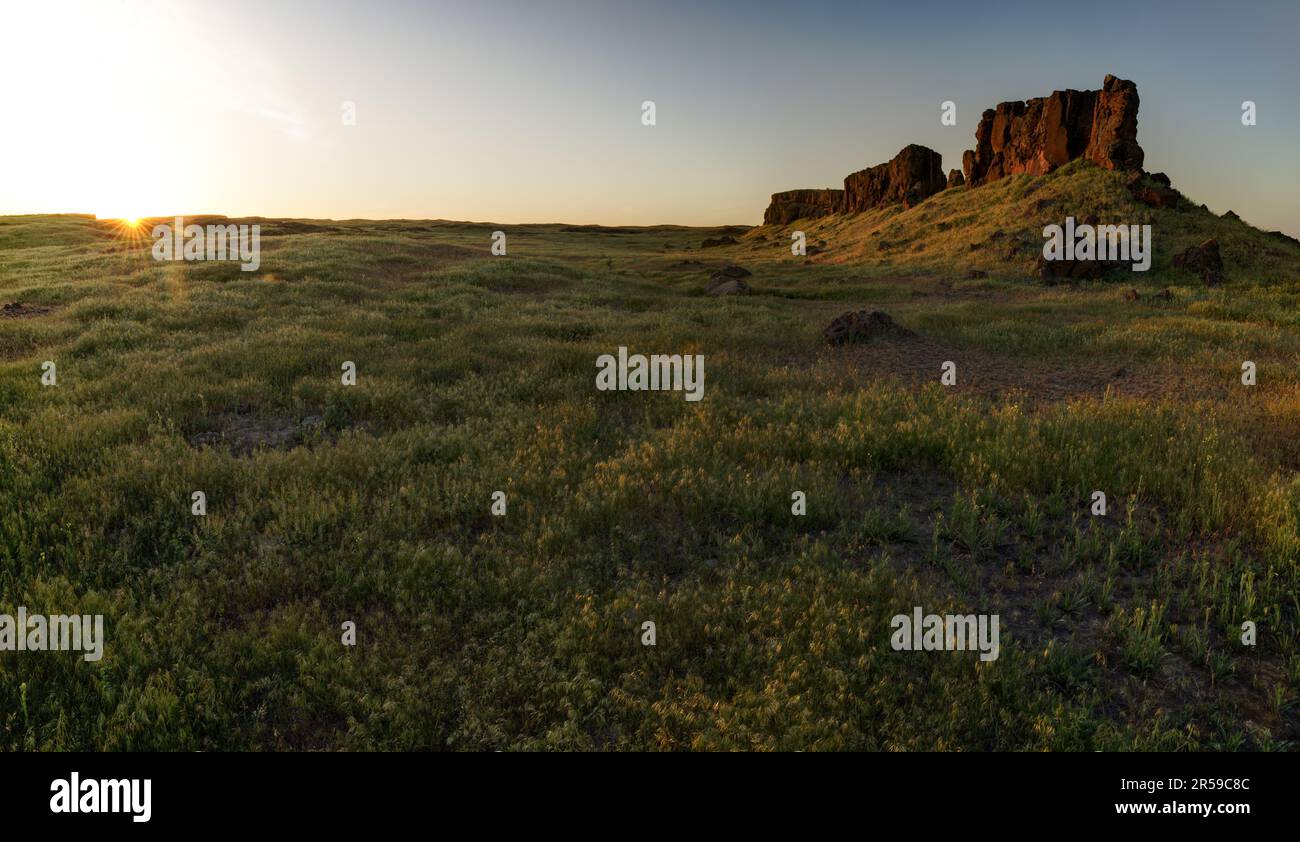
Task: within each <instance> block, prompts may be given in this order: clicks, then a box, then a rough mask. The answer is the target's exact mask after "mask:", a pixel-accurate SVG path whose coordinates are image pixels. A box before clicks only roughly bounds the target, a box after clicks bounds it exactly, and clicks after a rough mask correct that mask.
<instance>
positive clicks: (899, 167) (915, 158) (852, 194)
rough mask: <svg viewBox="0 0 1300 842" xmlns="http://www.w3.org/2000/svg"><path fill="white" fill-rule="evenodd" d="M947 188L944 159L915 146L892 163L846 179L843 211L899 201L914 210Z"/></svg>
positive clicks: (902, 152) (852, 210)
mask: <svg viewBox="0 0 1300 842" xmlns="http://www.w3.org/2000/svg"><path fill="white" fill-rule="evenodd" d="M947 186H948V180H947V179H946V178H944V175H943V157H942V156H941V155H940V154H939V153H938V152H935V151H934V150H933V149H927V148H926V147H924V146H917V145H916V144H915V143H913V144H912V145H910V146H905V147H903V151H901V152H899V153H898V154H897V155H895V156H894V158H893V160H891V161H889V162H888V163H885V164H877V165H876V166H874V167H871V168H869V169H865V170H859V171H858V172H855V173H852V174H850V175H847V176H845V178H844V206H843V212H844V213H861V212H862V211H866V210H871V209H872V208H877V207H880V206H881V205H889V204H893V203H895V202H902V203H903V205H904V206H905V207H909V208H910V207H912V206H913V205H915V204H917V203H918V202H922V201H924V200H925V199H926V198H927V197H929V196H933V195H934V194H935V193H938V192H939V191H940V190H943V189H944V188H945V187H947Z"/></svg>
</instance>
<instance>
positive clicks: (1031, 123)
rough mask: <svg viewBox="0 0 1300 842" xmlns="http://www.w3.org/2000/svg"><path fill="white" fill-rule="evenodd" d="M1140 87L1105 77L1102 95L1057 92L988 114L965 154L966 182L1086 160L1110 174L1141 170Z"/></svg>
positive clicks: (1039, 171)
mask: <svg viewBox="0 0 1300 842" xmlns="http://www.w3.org/2000/svg"><path fill="white" fill-rule="evenodd" d="M1137 113H1138V92H1137V85H1135V84H1133V83H1132V82H1129V81H1128V80H1126V79H1116V78H1115V77H1114V76H1107V77H1106V79H1105V81H1104V82H1103V83H1102V86H1101V90H1099V91H1075V90H1066V91H1053V92H1052V95H1051V96H1046V97H1039V98H1037V99H1031V100H1028V101H1027V102H1003V103H1000V104H999V105H998V107H997V108H996V109H989V110H988V111H985V112H984V114H983V116H982V117H981V118H980V123H979V127H978V128H976V129H975V148H974V149H968V150H966V154H964V155H963V156H962V170H963V172H964V174H965V176H966V183H967V184H968V185H970V186H972V187H978V186H979V185H981V184H984V183H985V182H988V181H995V180H997V179H999V178H1003V177H1005V176H1008V175H1017V174H1019V173H1029V174H1030V175H1042V174H1044V173H1048V172H1051V171H1052V170H1054V169H1056V168H1057V167H1060V166H1063V165H1064V164H1067V163H1069V162H1070V161H1073V160H1074V159H1075V158H1083V159H1084V160H1088V161H1092V162H1093V163H1094V164H1097V165H1098V166H1100V167H1104V168H1106V169H1108V170H1140V169H1142V158H1143V154H1142V147H1141V146H1138V142H1137Z"/></svg>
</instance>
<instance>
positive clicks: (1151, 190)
mask: <svg viewBox="0 0 1300 842" xmlns="http://www.w3.org/2000/svg"><path fill="white" fill-rule="evenodd" d="M1125 186H1126V187H1127V188H1128V192H1129V193H1130V194H1131V195H1132V196H1133V198H1134V199H1137V200H1138V201H1139V202H1141V203H1142V204H1144V205H1146V206H1147V207H1152V208H1174V207H1178V200H1179V199H1181V198H1182V197H1183V194H1182V193H1179V192H1178V191H1177V190H1175V189H1174V188H1172V187H1170V186H1169V176H1167V175H1165V174H1164V173H1154V174H1151V173H1144V172H1142V171H1141V170H1138V171H1137V172H1135V173H1132V174H1131V175H1129V177H1128V180H1127V181H1126V182H1125Z"/></svg>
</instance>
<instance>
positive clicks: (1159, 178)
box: [1147, 172, 1174, 187]
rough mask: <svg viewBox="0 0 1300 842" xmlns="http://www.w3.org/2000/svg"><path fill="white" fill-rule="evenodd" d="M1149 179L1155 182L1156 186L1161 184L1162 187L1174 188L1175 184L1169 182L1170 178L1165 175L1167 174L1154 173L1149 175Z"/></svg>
mask: <svg viewBox="0 0 1300 842" xmlns="http://www.w3.org/2000/svg"><path fill="white" fill-rule="evenodd" d="M1147 178H1149V179H1151V180H1152V181H1154V182H1155V183H1156V184H1159V185H1160V186H1161V187H1173V186H1174V185H1173V183H1172V182H1171V181H1170V180H1169V176H1167V175H1165V174H1164V173H1162V172H1152V173H1147Z"/></svg>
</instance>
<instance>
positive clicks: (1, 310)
mask: <svg viewBox="0 0 1300 842" xmlns="http://www.w3.org/2000/svg"><path fill="white" fill-rule="evenodd" d="M53 311H54V308H53V307H46V306H44V305H42V304H24V303H22V302H21V301H11V302H10V303H8V304H6V305H4V306H3V307H0V318H6V319H30V318H33V317H35V316H43V315H45V314H46V313H51V312H53Z"/></svg>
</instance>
